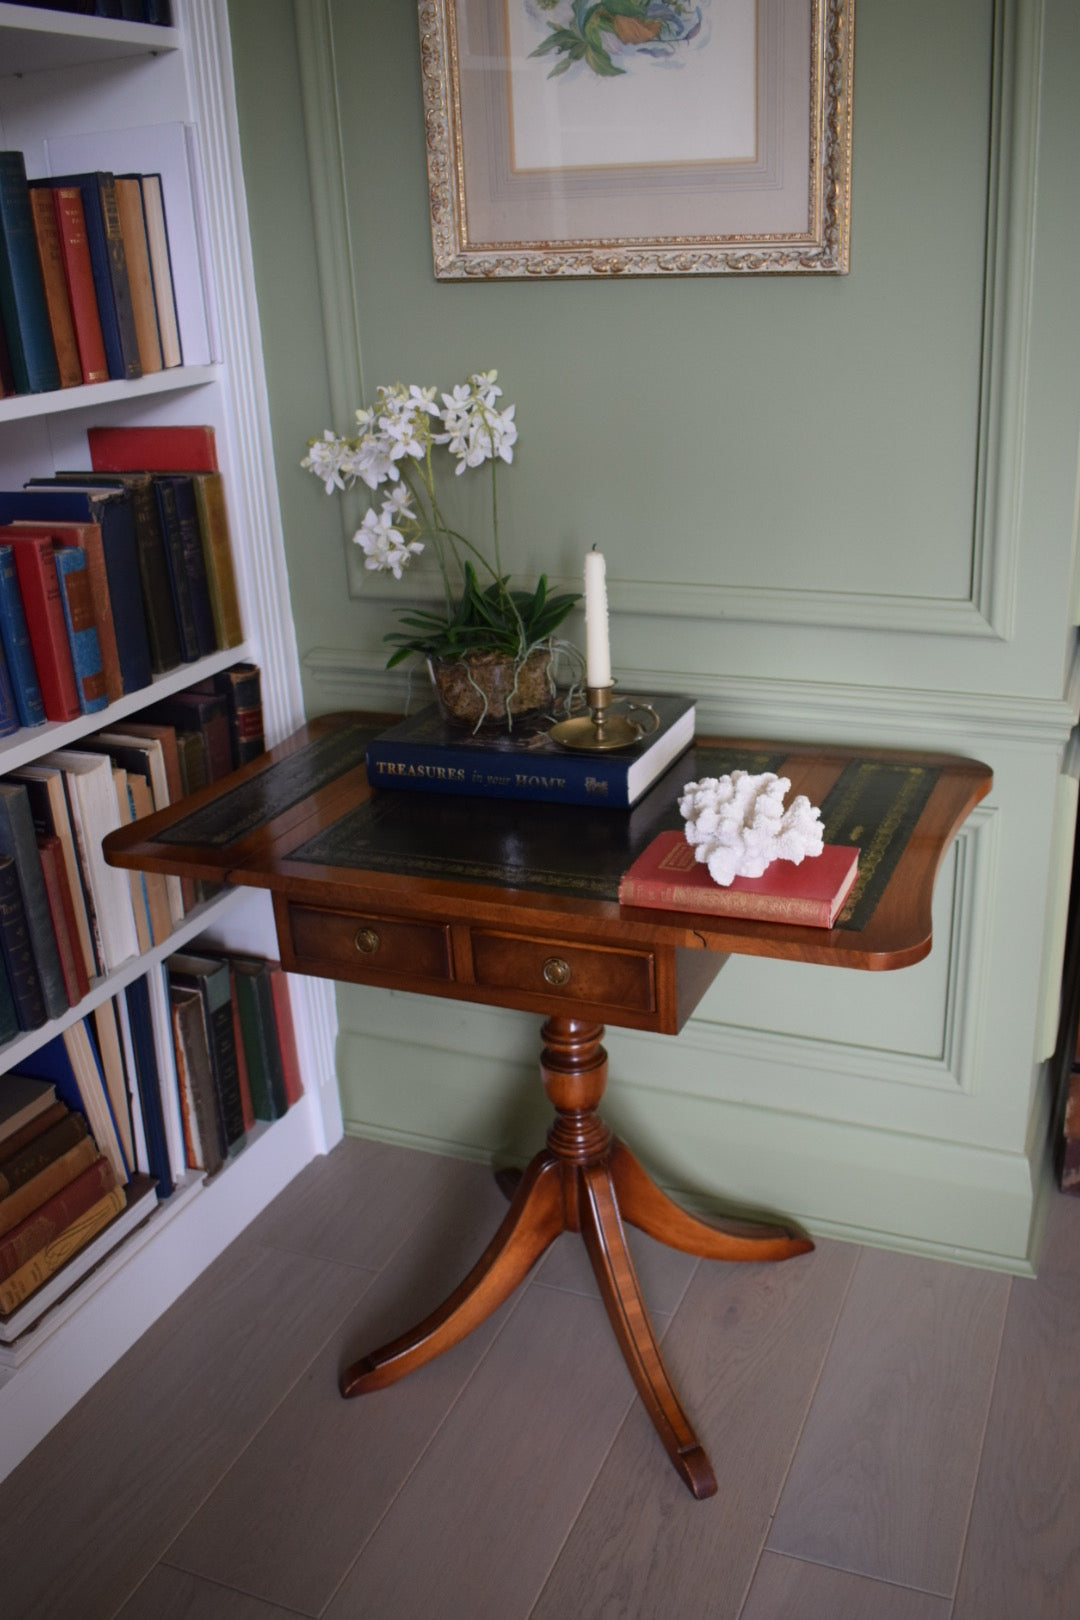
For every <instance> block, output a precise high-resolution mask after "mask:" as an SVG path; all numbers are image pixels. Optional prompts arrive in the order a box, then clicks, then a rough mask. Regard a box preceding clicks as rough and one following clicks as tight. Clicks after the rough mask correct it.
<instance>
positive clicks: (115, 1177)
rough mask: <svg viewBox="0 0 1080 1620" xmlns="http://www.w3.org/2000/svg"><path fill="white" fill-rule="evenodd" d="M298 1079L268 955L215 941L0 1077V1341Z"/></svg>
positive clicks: (285, 1097)
mask: <svg viewBox="0 0 1080 1620" xmlns="http://www.w3.org/2000/svg"><path fill="white" fill-rule="evenodd" d="M302 1090H303V1088H302V1082H301V1079H300V1071H299V1063H298V1058H297V1049H296V1040H295V1033H294V1029H293V1022H292V1010H291V1004H290V1001H289V991H288V983H287V980H286V977H285V975H284V973H283V972H282V970H281V967H280V964H278V963H277V962H272V961H267V960H265V959H263V958H261V957H248V956H241V955H235V954H232V953H227V952H220V951H217V950H214V951H213V954H210V953H209V952H207V953H206V954H204V953H202V952H198V953H186V952H185V953H177V954H175V955H173V956H170V957H168V958H167V959H166V960H165V962H164V963H161V964H158V965H157V966H156V967H155V968H153V969H151V971H150V972H149V973H147V974H146V975H145V976H143V977H142V978H139V979H136V980H135V981H134V982H133V983H132V984H130V985H128V986H127V987H126V988H125V989H124V990H123V991H121V992H120V993H119V994H117V995H116V996H114V997H113V998H112V999H111V1000H109V1001H105V1002H103V1003H102V1004H101V1005H100V1006H98V1007H96V1008H95V1009H94V1010H93V1012H92V1013H91V1014H89V1015H88V1016H87V1017H85V1018H83V1019H79V1020H77V1021H76V1022H75V1023H73V1024H71V1025H70V1026H69V1027H68V1028H67V1029H65V1030H64V1031H63V1032H62V1033H61V1034H59V1035H57V1036H55V1037H54V1038H53V1039H52V1040H51V1041H49V1042H47V1043H46V1044H45V1045H44V1046H42V1047H40V1048H39V1049H38V1050H37V1051H36V1052H35V1053H34V1054H33V1055H32V1056H31V1057H28V1058H25V1059H24V1060H23V1061H22V1062H21V1063H20V1064H19V1065H18V1068H17V1069H16V1070H14V1071H12V1072H11V1073H9V1074H6V1075H3V1076H0V1341H4V1340H10V1339H11V1338H13V1337H16V1336H17V1334H18V1333H19V1332H22V1331H24V1329H25V1327H26V1326H27V1325H28V1323H29V1321H30V1320H31V1318H34V1319H36V1317H37V1315H38V1314H40V1310H41V1309H43V1308H44V1306H45V1305H46V1304H50V1303H52V1301H53V1299H54V1298H55V1297H58V1295H59V1293H60V1292H61V1291H64V1290H66V1289H67V1288H69V1287H71V1286H72V1285H73V1283H75V1282H77V1281H78V1280H79V1279H80V1278H81V1276H82V1275H83V1274H84V1272H85V1269H86V1268H87V1265H88V1264H92V1263H96V1260H97V1259H98V1258H100V1257H101V1255H102V1254H103V1253H104V1252H107V1251H108V1249H109V1248H110V1247H112V1246H113V1244H115V1243H116V1242H118V1241H120V1239H121V1238H123V1237H124V1236H126V1235H127V1232H128V1231H129V1230H130V1229H131V1227H132V1225H134V1224H138V1221H141V1220H142V1219H145V1217H146V1215H147V1214H149V1213H150V1210H151V1209H152V1208H153V1206H154V1203H155V1201H156V1200H155V1199H154V1198H153V1197H152V1196H149V1195H150V1194H151V1193H156V1197H157V1198H168V1197H169V1196H171V1194H172V1193H173V1191H174V1190H175V1188H176V1185H177V1183H178V1182H179V1181H180V1180H181V1179H182V1178H183V1177H185V1176H186V1175H187V1173H188V1172H189V1171H197V1172H201V1173H202V1174H203V1175H205V1176H209V1175H213V1174H215V1173H216V1172H217V1171H218V1170H220V1169H221V1168H222V1166H223V1165H224V1164H225V1163H227V1161H228V1160H229V1159H230V1158H231V1157H233V1156H234V1155H235V1154H236V1153H238V1152H239V1151H240V1149H241V1148H242V1147H243V1146H244V1145H245V1143H246V1140H247V1137H248V1133H249V1132H250V1131H252V1130H253V1129H254V1127H255V1125H256V1123H257V1122H258V1121H261V1120H265V1121H273V1120H275V1119H279V1118H280V1117H281V1116H282V1115H283V1114H284V1113H285V1112H286V1111H287V1110H288V1108H289V1107H290V1106H291V1105H292V1104H293V1103H294V1102H296V1101H297V1100H298V1099H299V1097H300V1096H301V1095H302ZM133 1212H135V1213H134V1214H133ZM136 1215H137V1219H136ZM121 1217H123V1218H122V1219H121ZM92 1244H94V1245H95V1247H94V1249H93V1250H92V1251H91V1249H90V1245H92ZM77 1256H82V1257H83V1263H82V1264H79V1265H78V1266H73V1264H72V1262H73V1261H74V1260H75V1258H76V1257H77ZM50 1282H51V1284H52V1286H51V1289H50V1293H49V1296H48V1298H43V1297H42V1295H41V1292H40V1291H41V1290H42V1289H43V1287H44V1286H45V1285H46V1284H49V1283H50ZM28 1302H30V1303H28Z"/></svg>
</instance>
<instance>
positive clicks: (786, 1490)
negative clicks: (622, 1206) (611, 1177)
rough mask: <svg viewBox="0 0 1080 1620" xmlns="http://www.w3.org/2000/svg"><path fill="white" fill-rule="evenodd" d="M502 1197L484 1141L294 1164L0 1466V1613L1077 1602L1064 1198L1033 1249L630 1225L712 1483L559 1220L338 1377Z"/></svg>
mask: <svg viewBox="0 0 1080 1620" xmlns="http://www.w3.org/2000/svg"><path fill="white" fill-rule="evenodd" d="M504 1207H505V1205H504V1203H503V1200H502V1198H501V1196H500V1194H499V1193H498V1192H497V1190H496V1188H495V1186H494V1184H493V1181H492V1179H491V1177H490V1175H489V1174H488V1172H487V1171H486V1170H484V1169H483V1168H481V1167H480V1166H477V1165H471V1164H465V1163H462V1162H459V1161H455V1160H451V1159H445V1158H437V1157H432V1156H428V1155H424V1154H419V1153H412V1152H407V1151H405V1150H403V1149H400V1148H394V1147H387V1146H381V1145H377V1144H374V1143H367V1142H359V1141H346V1142H344V1143H342V1144H341V1146H340V1147H339V1148H337V1149H336V1150H335V1152H334V1153H333V1154H331V1155H330V1156H329V1157H328V1158H326V1159H322V1160H319V1161H317V1162H316V1163H315V1164H313V1165H311V1166H309V1167H308V1169H307V1170H305V1171H304V1173H303V1174H302V1175H301V1176H300V1177H299V1178H298V1179H297V1181H296V1182H294V1183H293V1185H292V1186H291V1187H289V1188H288V1189H287V1190H286V1191H285V1192H284V1193H283V1194H282V1195H281V1197H280V1198H279V1199H278V1200H277V1201H276V1202H275V1203H274V1204H273V1205H272V1206H271V1208H270V1209H269V1210H267V1211H266V1213H265V1214H264V1215H263V1216H262V1217H261V1218H260V1220H258V1221H257V1222H256V1223H255V1224H254V1226H253V1227H252V1228H251V1229H250V1230H249V1231H248V1232H246V1233H245V1234H244V1236H243V1237H242V1238H241V1239H240V1240H239V1241H238V1242H237V1243H235V1244H234V1245H233V1246H232V1247H231V1248H230V1249H229V1250H228V1252H227V1253H226V1254H225V1255H224V1256H223V1257H222V1258H221V1260H220V1261H219V1262H218V1263H217V1264H216V1265H214V1266H213V1267H212V1268H211V1269H210V1271H209V1272H208V1273H207V1274H206V1275H205V1276H204V1277H202V1278H200V1280H199V1281H198V1282H197V1283H196V1284H195V1286H194V1287H193V1288H191V1289H190V1290H189V1291H188V1293H187V1294H186V1295H185V1296H184V1298H183V1299H182V1300H181V1301H180V1302H179V1303H178V1304H177V1305H176V1306H175V1307H174V1308H173V1309H172V1310H171V1311H169V1312H168V1314H167V1315H166V1316H165V1317H164V1318H162V1320H161V1321H160V1322H158V1323H157V1324H156V1325H155V1327H154V1328H153V1329H152V1330H151V1331H150V1332H149V1333H148V1334H147V1335H146V1336H145V1337H144V1338H143V1339H142V1340H141V1341H140V1342H139V1344H138V1345H136V1346H135V1348H134V1349H133V1350H132V1351H131V1352H130V1353H129V1355H127V1356H126V1357H125V1358H124V1360H123V1361H122V1362H121V1363H120V1364H119V1365H118V1366H117V1367H115V1368H114V1369H113V1370H112V1371H111V1372H110V1373H109V1374H108V1375H107V1376H106V1377H105V1378H104V1379H102V1380H101V1382H100V1383H99V1384H98V1385H96V1386H95V1388H94V1389H92V1390H91V1391H90V1393H89V1394H88V1395H87V1396H86V1397H85V1398H84V1399H83V1400H82V1401H81V1402H80V1404H79V1405H78V1406H77V1407H76V1408H75V1410H74V1411H73V1412H72V1413H71V1414H70V1415H69V1417H68V1418H67V1419H65V1421H64V1422H63V1423H62V1424H60V1425H59V1427H58V1428H57V1429H56V1430H54V1431H53V1433H52V1434H51V1435H49V1436H48V1438H47V1439H46V1440H45V1441H44V1442H43V1443H42V1444H41V1445H40V1446H39V1447H38V1448H37V1450H36V1451H35V1452H34V1453H33V1454H32V1455H31V1456H30V1457H29V1458H27V1460H26V1461H25V1462H24V1463H23V1464H22V1466H21V1467H20V1468H19V1469H17V1470H16V1472H15V1473H14V1474H13V1475H11V1477H10V1478H9V1479H8V1480H6V1481H5V1482H4V1483H3V1484H2V1485H0V1524H2V1525H3V1531H4V1533H3V1535H2V1536H0V1614H2V1615H3V1617H4V1620H67V1617H70V1620H113V1617H120V1620H284V1617H286V1616H296V1615H302V1616H312V1617H318V1620H323V1617H325V1620H409V1617H414V1616H415V1617H419V1616H424V1617H434V1620H459V1617H460V1620H487V1617H490V1620H527V1617H532V1620H556V1617H558V1620H567V1617H569V1620H594V1617H595V1620H601V1617H603V1620H666V1617H668V1616H678V1617H679V1620H697V1617H700V1620H868V1617H872V1620H975V1617H976V1616H978V1617H979V1620H1069V1617H1072V1616H1075V1615H1080V1535H1078V1534H1077V1532H1076V1525H1077V1523H1078V1522H1080V1379H1078V1378H1077V1376H1076V1371H1075V1363H1076V1345H1077V1343H1078V1342H1080V1200H1074V1199H1066V1198H1061V1197H1058V1198H1057V1199H1055V1201H1054V1207H1053V1210H1052V1214H1051V1220H1050V1232H1049V1237H1048V1241H1047V1246H1046V1252H1045V1255H1044V1262H1043V1267H1042V1270H1041V1273H1040V1276H1039V1278H1038V1280H1037V1281H1029V1280H1010V1279H1008V1278H1005V1277H1000V1276H996V1275H994V1274H992V1273H989V1272H979V1271H972V1270H967V1269H965V1268H963V1267H960V1266H953V1265H948V1264H946V1263H944V1262H937V1261H930V1260H920V1259H916V1258H912V1257H910V1256H905V1255H896V1254H889V1253H885V1252H879V1251H875V1250H871V1249H861V1248H858V1247H856V1246H853V1245H844V1244H839V1243H829V1242H825V1243H821V1244H819V1246H818V1248H817V1250H816V1251H815V1253H814V1254H813V1255H811V1256H808V1257H806V1258H804V1259H800V1260H797V1261H793V1262H789V1263H787V1264H785V1265H779V1266H725V1265H716V1264H711V1263H708V1262H704V1261H701V1262H699V1261H695V1260H693V1259H691V1258H689V1257H687V1256H685V1255H679V1254H675V1253H673V1252H671V1251H668V1250H665V1249H662V1248H660V1247H659V1246H658V1245H656V1244H654V1243H652V1242H651V1241H650V1240H649V1239H647V1238H641V1237H638V1236H637V1235H636V1234H634V1235H632V1238H631V1242H632V1246H633V1247H634V1250H635V1254H636V1257H637V1261H638V1266H639V1272H640V1276H641V1280H642V1286H643V1289H644V1292H645V1295H646V1298H647V1300H648V1302H649V1306H650V1309H651V1311H652V1313H653V1318H654V1321H655V1324H656V1328H657V1332H658V1334H659V1335H660V1337H661V1338H662V1340H663V1344H664V1353H665V1356H666V1357H667V1360H668V1364H669V1366H670V1368H671V1371H672V1375H673V1377H674V1379H675V1381H676V1384H677V1387H678V1388H679V1391H680V1393H681V1395H682V1396H683V1399H684V1402H685V1404H686V1406H687V1409H688V1411H689V1412H690V1413H691V1415H692V1418H693V1420H694V1422H695V1424H696V1426H697V1428H698V1430H699V1433H700V1434H701V1437H702V1439H703V1441H704V1443H705V1445H706V1448H707V1449H708V1451H709V1453H710V1455H711V1457H712V1459H713V1463H714V1465H715V1467H716V1471H717V1474H718V1476H719V1479H720V1490H719V1492H718V1494H717V1495H716V1496H715V1497H714V1498H712V1499H711V1500H710V1501H707V1502H695V1501H694V1500H693V1499H692V1498H691V1497H690V1495H689V1493H688V1492H687V1491H686V1490H685V1488H684V1487H683V1486H682V1485H681V1484H680V1483H679V1481H678V1480H677V1478H676V1476H675V1474H674V1472H673V1470H672V1469H671V1468H670V1466H669V1464H668V1462H667V1459H666V1457H665V1455H664V1453H663V1451H662V1449H661V1447H660V1444H659V1442H658V1440H657V1439H656V1436H655V1435H654V1433H653V1431H652V1429H651V1427H650V1425H649V1423H648V1421H647V1419H646V1418H645V1415H644V1413H643V1411H642V1408H641V1406H640V1404H639V1403H638V1402H637V1400H636V1399H635V1397H634V1395H633V1392H632V1389H631V1385H630V1381H629V1377H628V1375H627V1374H626V1372H625V1369H624V1367H623V1364H622V1362H621V1359H620V1357H619V1354H618V1351H617V1349H616V1346H615V1342H614V1339H613V1337H612V1335H611V1332H610V1330H609V1328H608V1325H607V1322H606V1319H605V1317H604V1312H603V1309H602V1306H601V1304H600V1300H599V1296H598V1294H597V1291H596V1288H595V1286H594V1284H593V1281H592V1276H591V1273H590V1270H589V1267H588V1264H587V1261H586V1259H585V1256H584V1251H583V1248H582V1246H581V1244H580V1241H579V1240H578V1239H577V1238H576V1237H574V1236H572V1235H566V1236H564V1237H562V1238H561V1239H560V1240H559V1242H558V1244H557V1245H556V1246H555V1248H554V1250H553V1251H552V1252H551V1253H550V1254H549V1255H548V1256H547V1257H546V1259H545V1260H544V1261H543V1262H542V1263H541V1265H540V1266H539V1267H538V1268H537V1270H536V1271H535V1273H534V1274H533V1276H532V1277H531V1279H530V1280H529V1282H528V1284H527V1285H526V1286H525V1287H524V1288H522V1289H521V1290H519V1292H518V1294H517V1295H516V1296H515V1297H514V1298H513V1299H512V1300H510V1301H509V1302H508V1303H507V1304H506V1305H505V1306H504V1307H503V1309H502V1310H501V1311H500V1312H499V1313H498V1314H497V1315H496V1316H495V1318H494V1319H493V1320H492V1321H491V1322H489V1323H487V1324H486V1325H485V1326H484V1328H483V1329H482V1330H481V1331H480V1332H479V1333H477V1334H475V1335H473V1337H472V1338H471V1339H469V1340H467V1341H466V1342H465V1343H464V1344H462V1345H459V1346H458V1347H457V1349H456V1350H454V1351H452V1352H450V1353H449V1354H448V1355H446V1356H444V1357H442V1358H441V1359H440V1360H439V1361H436V1362H435V1363H433V1364H432V1365H431V1366H429V1367H426V1368H424V1369H423V1370H422V1371H421V1372H419V1373H417V1374H415V1375H414V1376H413V1377H412V1378H410V1379H408V1380H406V1381H405V1382H403V1383H402V1384H399V1385H397V1386H396V1387H395V1388H392V1389H388V1390H383V1391H380V1392H379V1393H378V1394H375V1395H370V1396H365V1397H362V1398H360V1399H358V1400H354V1401H350V1402H343V1401H342V1400H341V1399H340V1397H339V1396H338V1394H337V1390H336V1377H337V1372H338V1369H339V1368H340V1367H341V1366H342V1365H343V1364H344V1363H345V1362H346V1361H347V1360H349V1359H351V1358H352V1357H353V1356H354V1355H355V1354H356V1353H357V1352H358V1351H360V1350H362V1349H363V1348H364V1347H365V1346H369V1345H373V1344H375V1343H378V1342H380V1341H381V1340H383V1339H385V1338H387V1337H389V1336H390V1335H391V1334H393V1333H395V1332H397V1331H399V1330H400V1329H401V1328H403V1327H405V1326H408V1325H409V1324H410V1323H411V1322H412V1321H413V1320H415V1319H416V1318H417V1317H418V1316H419V1315H421V1314H422V1313H423V1312H424V1311H426V1310H427V1309H429V1308H430V1307H431V1306H432V1305H434V1304H436V1303H437V1302H438V1301H439V1300H440V1299H441V1298H442V1297H443V1296H444V1295H445V1294H446V1293H447V1292H448V1291H449V1289H450V1288H451V1287H452V1286H453V1285H454V1283H456V1282H457V1281H458V1279H459V1277H460V1276H461V1275H462V1274H463V1273H464V1271H465V1270H467V1269H468V1266H469V1265H470V1264H471V1262H472V1260H473V1259H474V1258H475V1256H476V1254H477V1253H478V1252H479V1250H480V1249H481V1248H482V1247H483V1246H484V1243H485V1242H486V1241H487V1238H488V1236H489V1235H490V1233H491V1231H492V1230H493V1228H494V1226H495V1224H496V1223H497V1221H498V1219H499V1218H500V1216H501V1214H502V1211H503V1209H504Z"/></svg>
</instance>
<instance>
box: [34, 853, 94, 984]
mask: <svg viewBox="0 0 1080 1620" xmlns="http://www.w3.org/2000/svg"><path fill="white" fill-rule="evenodd" d="M36 836H37V846H38V856H39V857H40V860H41V873H42V877H43V878H44V880H45V894H46V897H47V899H48V902H49V916H50V917H51V919H52V925H53V933H54V934H55V936H56V948H57V951H58V952H59V955H60V970H61V972H62V973H63V976H64V989H65V990H66V991H67V998H68V1002H69V1004H70V1005H71V1006H72V1007H75V1006H77V1005H78V1003H79V1002H80V1001H81V1000H82V998H83V996H85V995H87V994H88V992H89V990H90V980H89V979H88V978H87V975H86V966H85V964H84V962H83V957H82V950H81V948H80V945H79V936H78V927H77V924H76V921H75V905H74V902H73V900H72V898H71V887H70V885H69V883H68V875H67V868H66V867H65V865H64V852H63V849H62V847H61V844H60V840H59V838H57V837H56V836H55V835H53V836H51V837H50V836H48V835H47V834H43V833H38V834H37V835H36Z"/></svg>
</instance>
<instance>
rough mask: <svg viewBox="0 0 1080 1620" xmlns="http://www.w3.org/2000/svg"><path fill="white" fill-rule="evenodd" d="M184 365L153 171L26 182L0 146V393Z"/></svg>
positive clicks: (19, 156) (17, 161)
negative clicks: (150, 172) (0, 149)
mask: <svg viewBox="0 0 1080 1620" xmlns="http://www.w3.org/2000/svg"><path fill="white" fill-rule="evenodd" d="M182 364H183V350H182V344H181V332H180V323H179V319H178V315H177V300H176V290H175V287H174V285H173V274H172V267H171V262H170V255H169V236H168V227H167V224H166V217H165V194H164V188H163V185H162V177H161V175H160V174H126V175H117V174H113V173H111V172H110V171H108V170H105V169H95V170H88V171H86V172H84V173H80V174H70V175H63V176H54V177H48V178H45V179H36V180H28V179H27V175H26V162H25V158H24V155H23V153H22V152H20V151H0V396H2V395H4V394H40V393H48V392H50V391H52V390H54V389H59V388H77V387H79V386H81V385H82V384H84V383H98V382H108V381H109V380H110V379H111V378H112V379H128V380H132V379H134V378H136V377H143V376H148V375H150V374H151V373H153V372H157V371H163V370H167V369H169V368H170V367H172V366H179V365H182Z"/></svg>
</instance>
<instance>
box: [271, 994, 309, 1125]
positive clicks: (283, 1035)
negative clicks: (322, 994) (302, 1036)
mask: <svg viewBox="0 0 1080 1620" xmlns="http://www.w3.org/2000/svg"><path fill="white" fill-rule="evenodd" d="M266 965H267V967H268V968H269V969H270V991H271V994H272V995H273V998H274V1019H275V1021H276V1023H277V1032H278V1044H279V1046H280V1047H281V1067H282V1069H283V1070H284V1071H285V1096H286V1097H287V1099H288V1102H289V1107H290V1108H291V1107H292V1105H293V1103H294V1102H299V1101H300V1098H301V1097H302V1096H303V1095H304V1078H303V1075H302V1074H301V1073H300V1054H299V1053H298V1051H297V1048H296V1026H295V1024H294V1023H293V1012H292V1002H291V1001H290V1000H289V976H288V974H287V973H286V972H285V970H284V968H283V967H282V965H281V963H280V962H268V963H267V964H266Z"/></svg>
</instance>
